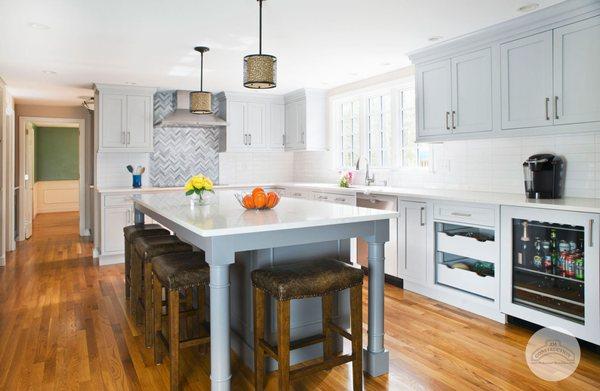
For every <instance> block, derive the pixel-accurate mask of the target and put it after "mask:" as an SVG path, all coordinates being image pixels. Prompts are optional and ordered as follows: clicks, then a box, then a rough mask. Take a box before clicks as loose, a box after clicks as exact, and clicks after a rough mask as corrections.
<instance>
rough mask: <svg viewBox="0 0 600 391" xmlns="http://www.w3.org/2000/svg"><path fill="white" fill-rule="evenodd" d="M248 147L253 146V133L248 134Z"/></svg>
mask: <svg viewBox="0 0 600 391" xmlns="http://www.w3.org/2000/svg"><path fill="white" fill-rule="evenodd" d="M248 145H252V133H249V134H248Z"/></svg>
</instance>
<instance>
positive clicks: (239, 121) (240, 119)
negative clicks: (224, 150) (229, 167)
mask: <svg viewBox="0 0 600 391" xmlns="http://www.w3.org/2000/svg"><path fill="white" fill-rule="evenodd" d="M245 109H246V105H245V104H244V103H241V102H229V104H228V105H227V146H228V148H230V149H231V148H233V149H244V148H246V137H245V134H246V131H245V128H244V126H245V124H244V110H245Z"/></svg>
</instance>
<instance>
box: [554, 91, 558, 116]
mask: <svg viewBox="0 0 600 391" xmlns="http://www.w3.org/2000/svg"><path fill="white" fill-rule="evenodd" d="M554 119H558V96H555V97H554Z"/></svg>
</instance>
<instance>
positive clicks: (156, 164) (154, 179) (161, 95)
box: [150, 91, 223, 187]
mask: <svg viewBox="0 0 600 391" xmlns="http://www.w3.org/2000/svg"><path fill="white" fill-rule="evenodd" d="M176 99H177V98H176V94H175V93H174V92H173V91H160V92H158V93H156V95H155V96H154V120H155V123H156V122H158V121H160V120H161V119H162V118H164V116H166V115H167V114H169V113H170V112H171V111H172V110H174V109H175V107H177V102H176ZM222 131H223V130H222V128H221V129H220V128H216V127H206V128H196V127H176V128H174V127H161V126H158V127H155V128H154V152H153V153H151V154H150V182H151V183H152V186H157V187H170V186H183V185H184V184H185V181H186V180H187V179H188V178H189V177H191V176H192V175H196V174H202V175H206V176H208V177H209V178H211V179H212V180H213V181H214V182H215V183H218V182H219V139H220V137H221V132H222Z"/></svg>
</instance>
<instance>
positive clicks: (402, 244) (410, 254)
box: [398, 201, 428, 283]
mask: <svg viewBox="0 0 600 391" xmlns="http://www.w3.org/2000/svg"><path fill="white" fill-rule="evenodd" d="M398 210H399V212H400V217H399V218H398V277H400V278H402V279H405V280H412V281H414V282H418V283H426V281H427V245H428V241H427V228H428V225H427V203H425V202H412V201H400V203H399V204H398Z"/></svg>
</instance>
